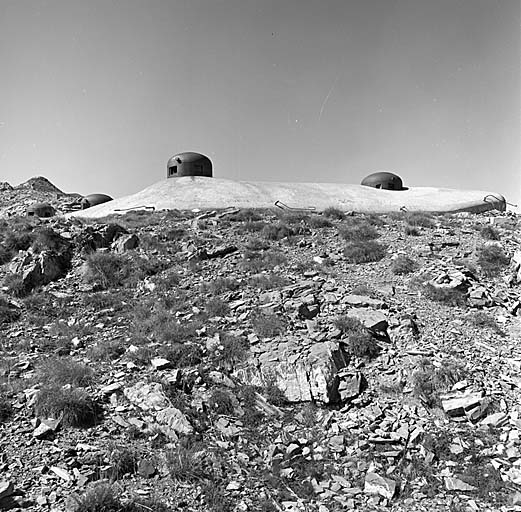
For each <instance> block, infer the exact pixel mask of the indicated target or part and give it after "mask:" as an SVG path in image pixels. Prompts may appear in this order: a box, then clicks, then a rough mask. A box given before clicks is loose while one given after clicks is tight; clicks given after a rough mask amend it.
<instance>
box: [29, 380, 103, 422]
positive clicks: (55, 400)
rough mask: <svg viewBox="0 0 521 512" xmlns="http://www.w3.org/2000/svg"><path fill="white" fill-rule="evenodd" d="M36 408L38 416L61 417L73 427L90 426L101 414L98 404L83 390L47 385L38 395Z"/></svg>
mask: <svg viewBox="0 0 521 512" xmlns="http://www.w3.org/2000/svg"><path fill="white" fill-rule="evenodd" d="M34 409H35V411H36V414H37V415H38V416H43V417H52V418H59V417H60V416H62V422H63V424H64V425H66V426H71V427H90V426H92V425H94V424H95V423H96V421H97V420H98V419H99V416H100V409H99V407H98V405H97V404H96V403H95V402H94V401H93V400H92V399H91V398H90V396H89V395H88V394H87V393H86V392H85V391H83V390H81V389H77V388H62V387H58V386H47V387H44V388H42V389H41V390H40V391H39V392H38V395H37V397H36V402H35V405H34Z"/></svg>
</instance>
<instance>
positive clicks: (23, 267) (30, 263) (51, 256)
mask: <svg viewBox="0 0 521 512" xmlns="http://www.w3.org/2000/svg"><path fill="white" fill-rule="evenodd" d="M71 258H72V254H71V252H70V251H69V250H65V251H63V252H57V251H54V250H43V251H41V252H37V253H35V252H33V251H32V250H31V249H29V250H28V251H23V252H21V253H20V254H19V255H18V256H17V257H16V258H15V259H14V260H13V261H12V262H11V264H10V265H9V270H10V271H11V272H13V273H15V274H19V275H20V276H21V278H22V286H23V289H24V291H25V292H30V291H31V290H33V289H34V288H37V287H39V286H43V285H46V284H49V283H50V282H52V281H56V280H57V279H60V278H62V277H64V276H65V275H66V274H67V272H68V271H69V269H70V267H71Z"/></svg>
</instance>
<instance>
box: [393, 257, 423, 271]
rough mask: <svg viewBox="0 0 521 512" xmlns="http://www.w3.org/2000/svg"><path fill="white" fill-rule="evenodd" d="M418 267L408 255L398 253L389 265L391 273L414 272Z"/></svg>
mask: <svg viewBox="0 0 521 512" xmlns="http://www.w3.org/2000/svg"><path fill="white" fill-rule="evenodd" d="M417 268H418V264H417V263H416V261H414V260H413V259H412V258H409V256H405V255H403V254H400V255H399V256H397V257H396V258H395V259H394V260H393V263H392V265H391V270H392V272H393V274H397V275H405V274H410V273H411V272H414V271H415V270H416V269H417Z"/></svg>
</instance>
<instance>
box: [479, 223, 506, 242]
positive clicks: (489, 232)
mask: <svg viewBox="0 0 521 512" xmlns="http://www.w3.org/2000/svg"><path fill="white" fill-rule="evenodd" d="M479 232H480V234H481V236H482V238H483V239H484V240H501V235H500V234H499V231H498V230H497V229H495V228H493V227H492V226H491V225H490V224H487V225H486V226H483V227H482V228H481V229H480V230H479Z"/></svg>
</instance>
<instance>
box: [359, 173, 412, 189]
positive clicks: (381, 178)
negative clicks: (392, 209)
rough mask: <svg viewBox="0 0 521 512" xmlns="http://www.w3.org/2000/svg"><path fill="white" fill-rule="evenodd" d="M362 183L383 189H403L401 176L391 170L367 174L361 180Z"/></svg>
mask: <svg viewBox="0 0 521 512" xmlns="http://www.w3.org/2000/svg"><path fill="white" fill-rule="evenodd" d="M362 185H365V186H366V187H373V188H380V189H384V190H404V187H403V181H402V178H400V176H398V175H396V174H393V173H392V172H374V173H373V174H369V176H366V177H365V178H364V179H363V180H362Z"/></svg>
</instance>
